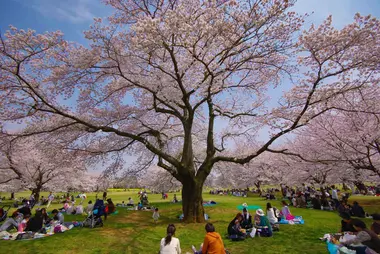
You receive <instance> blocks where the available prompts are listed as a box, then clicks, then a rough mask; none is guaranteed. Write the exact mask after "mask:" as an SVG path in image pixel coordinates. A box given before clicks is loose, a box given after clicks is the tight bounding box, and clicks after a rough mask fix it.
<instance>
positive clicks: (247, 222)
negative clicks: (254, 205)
mask: <svg viewBox="0 0 380 254" xmlns="http://www.w3.org/2000/svg"><path fill="white" fill-rule="evenodd" d="M241 227H242V228H244V229H249V228H253V224H252V216H251V215H250V214H249V213H248V211H247V208H245V207H244V208H243V220H242V221H241Z"/></svg>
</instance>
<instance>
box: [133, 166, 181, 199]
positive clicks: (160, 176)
mask: <svg viewBox="0 0 380 254" xmlns="http://www.w3.org/2000/svg"><path fill="white" fill-rule="evenodd" d="M139 184H140V186H142V187H144V188H147V189H149V190H151V191H153V192H160V193H161V192H168V191H174V190H178V189H180V188H181V183H180V182H178V180H177V179H175V178H174V177H173V176H172V175H171V174H170V173H169V172H168V171H166V170H164V169H162V168H160V167H153V168H151V169H150V170H149V171H148V173H147V174H144V175H142V176H140V179H139Z"/></svg>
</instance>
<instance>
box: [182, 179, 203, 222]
mask: <svg viewBox="0 0 380 254" xmlns="http://www.w3.org/2000/svg"><path fill="white" fill-rule="evenodd" d="M202 189H203V183H201V182H200V181H197V180H196V179H192V178H189V179H187V180H185V181H183V183H182V212H183V215H184V218H183V221H184V222H186V223H195V222H197V223H203V222H205V218H204V209H203V198H202Z"/></svg>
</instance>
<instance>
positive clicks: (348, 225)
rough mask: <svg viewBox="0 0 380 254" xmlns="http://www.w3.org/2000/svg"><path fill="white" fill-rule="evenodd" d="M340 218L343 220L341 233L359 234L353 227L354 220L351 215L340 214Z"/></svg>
mask: <svg viewBox="0 0 380 254" xmlns="http://www.w3.org/2000/svg"><path fill="white" fill-rule="evenodd" d="M340 217H341V218H342V221H341V228H340V231H339V232H340V233H343V232H353V233H354V232H357V231H356V229H355V228H354V226H353V225H352V219H351V216H350V214H349V213H342V214H340Z"/></svg>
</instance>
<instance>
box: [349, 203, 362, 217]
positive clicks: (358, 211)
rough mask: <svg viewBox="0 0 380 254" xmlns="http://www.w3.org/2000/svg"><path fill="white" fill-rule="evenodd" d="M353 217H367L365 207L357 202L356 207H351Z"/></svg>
mask: <svg viewBox="0 0 380 254" xmlns="http://www.w3.org/2000/svg"><path fill="white" fill-rule="evenodd" d="M351 215H352V216H354V217H360V218H364V217H365V212H364V209H363V207H361V206H360V205H359V203H358V202H357V201H355V202H354V205H353V206H352V207H351Z"/></svg>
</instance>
